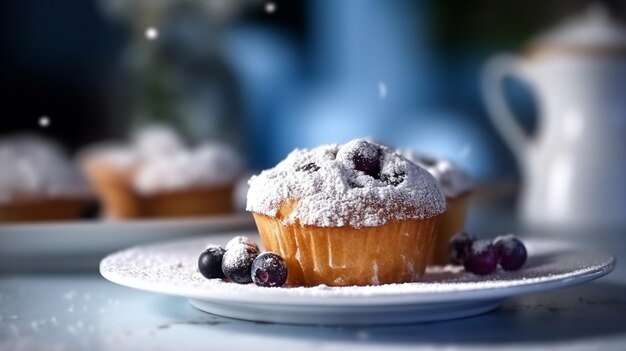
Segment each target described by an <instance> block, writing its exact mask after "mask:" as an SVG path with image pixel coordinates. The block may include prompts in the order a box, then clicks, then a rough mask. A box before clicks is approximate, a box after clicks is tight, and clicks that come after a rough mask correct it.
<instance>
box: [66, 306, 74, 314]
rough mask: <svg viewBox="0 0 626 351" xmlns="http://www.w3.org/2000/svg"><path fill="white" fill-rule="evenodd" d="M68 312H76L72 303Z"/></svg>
mask: <svg viewBox="0 0 626 351" xmlns="http://www.w3.org/2000/svg"><path fill="white" fill-rule="evenodd" d="M67 312H69V313H73V312H74V305H71V306H70V307H69V308H68V309H67Z"/></svg>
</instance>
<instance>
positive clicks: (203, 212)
mask: <svg viewBox="0 0 626 351" xmlns="http://www.w3.org/2000/svg"><path fill="white" fill-rule="evenodd" d="M84 171H85V173H86V174H87V177H88V178H89V180H90V182H91V184H92V187H93V188H94V189H95V191H96V193H97V194H98V196H99V198H100V199H101V201H102V203H103V205H104V206H103V207H104V216H105V217H106V218H110V219H129V218H144V217H198V216H208V215H217V214H225V213H230V212H232V211H233V210H234V202H233V192H234V185H232V184H229V185H224V186H215V187H208V186H207V187H192V188H188V189H183V190H170V191H163V192H160V193H155V194H149V195H144V194H139V193H137V192H136V191H135V189H134V188H133V186H132V178H133V175H134V172H135V169H134V168H133V167H126V168H123V167H121V168H116V167H115V166H111V165H108V164H107V163H105V162H100V161H98V160H91V161H88V162H86V163H85V164H84Z"/></svg>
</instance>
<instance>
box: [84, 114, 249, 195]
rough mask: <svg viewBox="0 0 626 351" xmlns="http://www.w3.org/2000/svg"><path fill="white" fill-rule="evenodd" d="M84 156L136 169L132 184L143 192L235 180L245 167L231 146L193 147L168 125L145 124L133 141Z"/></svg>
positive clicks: (93, 149)
mask: <svg viewBox="0 0 626 351" xmlns="http://www.w3.org/2000/svg"><path fill="white" fill-rule="evenodd" d="M83 159H85V160H86V161H87V162H89V161H91V160H96V161H100V162H104V163H106V164H107V165H108V166H109V167H114V168H117V169H121V170H132V172H131V173H132V177H131V182H132V186H133V188H134V189H135V190H136V191H137V192H139V193H141V194H155V193H160V192H165V191H173V190H185V189H190V188H193V187H204V186H207V187H214V186H223V185H228V184H232V183H235V182H236V180H237V177H239V176H240V174H241V173H242V171H243V168H244V165H243V161H242V159H241V157H240V156H239V155H238V154H237V152H235V151H234V150H233V149H231V148H229V147H228V146H226V145H222V144H218V143H204V144H201V145H199V146H197V147H189V146H187V145H185V143H184V142H183V141H182V140H181V139H180V137H179V136H178V135H177V134H176V133H175V132H174V131H173V130H172V129H170V128H168V127H165V126H150V127H147V128H144V129H143V130H141V131H139V132H138V133H137V134H136V135H135V136H134V138H133V142H132V143H129V144H119V143H118V144H102V145H97V146H95V147H94V146H92V147H91V148H90V149H89V150H87V151H85V152H84V153H83Z"/></svg>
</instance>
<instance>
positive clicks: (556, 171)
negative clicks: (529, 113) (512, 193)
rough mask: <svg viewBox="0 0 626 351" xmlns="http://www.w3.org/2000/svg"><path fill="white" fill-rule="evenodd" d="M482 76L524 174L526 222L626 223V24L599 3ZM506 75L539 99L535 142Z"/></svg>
mask: <svg viewBox="0 0 626 351" xmlns="http://www.w3.org/2000/svg"><path fill="white" fill-rule="evenodd" d="M483 73H484V74H483V81H482V88H483V93H484V97H485V102H486V105H487V109H488V112H489V115H490V117H491V119H492V121H493V123H494V125H495V127H496V128H497V129H498V130H499V132H500V133H501V134H502V136H503V137H504V139H505V140H506V141H507V142H508V144H509V145H510V147H511V148H512V149H513V151H514V153H515V154H516V156H517V158H518V161H519V164H520V167H521V170H522V173H523V174H522V175H523V191H522V194H521V206H520V210H521V214H522V217H523V219H524V220H525V221H526V222H527V223H529V224H531V225H534V226H551V227H553V226H559V227H570V226H585V227H588V226H603V227H606V226H608V227H616V226H617V227H620V228H624V227H626V30H625V29H624V28H623V27H621V26H619V25H618V24H616V23H615V22H613V21H611V20H610V19H609V17H608V16H607V14H606V11H604V10H603V9H602V8H598V7H593V8H590V9H589V10H588V11H587V12H586V13H585V14H584V15H583V16H581V17H578V18H575V19H572V20H570V21H568V22H566V23H564V24H563V25H562V26H559V27H557V28H556V29H555V30H553V31H550V32H548V33H546V34H545V35H542V36H540V37H539V38H538V39H536V40H534V41H532V42H531V43H530V45H529V47H528V49H527V51H526V52H525V53H524V54H523V55H520V56H513V55H500V56H496V57H494V58H493V59H492V60H490V61H489V62H488V63H487V65H486V66H485V69H484V72H483ZM508 76H513V77H517V78H519V79H521V80H522V81H524V82H526V83H527V84H528V85H529V86H530V87H531V88H532V89H533V91H534V93H535V94H534V95H535V96H536V97H537V100H538V101H537V105H538V107H539V109H538V111H539V116H538V123H537V131H536V133H535V135H534V136H533V137H532V138H531V137H529V136H528V135H527V134H526V133H525V132H524V131H523V129H522V128H521V127H520V126H519V124H518V123H517V121H516V119H515V117H514V115H513V113H512V112H511V110H510V109H509V107H508V105H507V102H506V99H505V96H504V93H503V91H502V80H503V79H504V78H505V77H508Z"/></svg>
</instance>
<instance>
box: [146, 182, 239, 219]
mask: <svg viewBox="0 0 626 351" xmlns="http://www.w3.org/2000/svg"><path fill="white" fill-rule="evenodd" d="M138 202H139V214H140V216H142V217H194V216H206V215H216V214H225V213H230V212H232V211H233V208H234V204H233V186H224V187H215V188H193V189H188V190H178V191H171V192H164V193H159V194H154V195H147V196H139V199H138Z"/></svg>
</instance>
